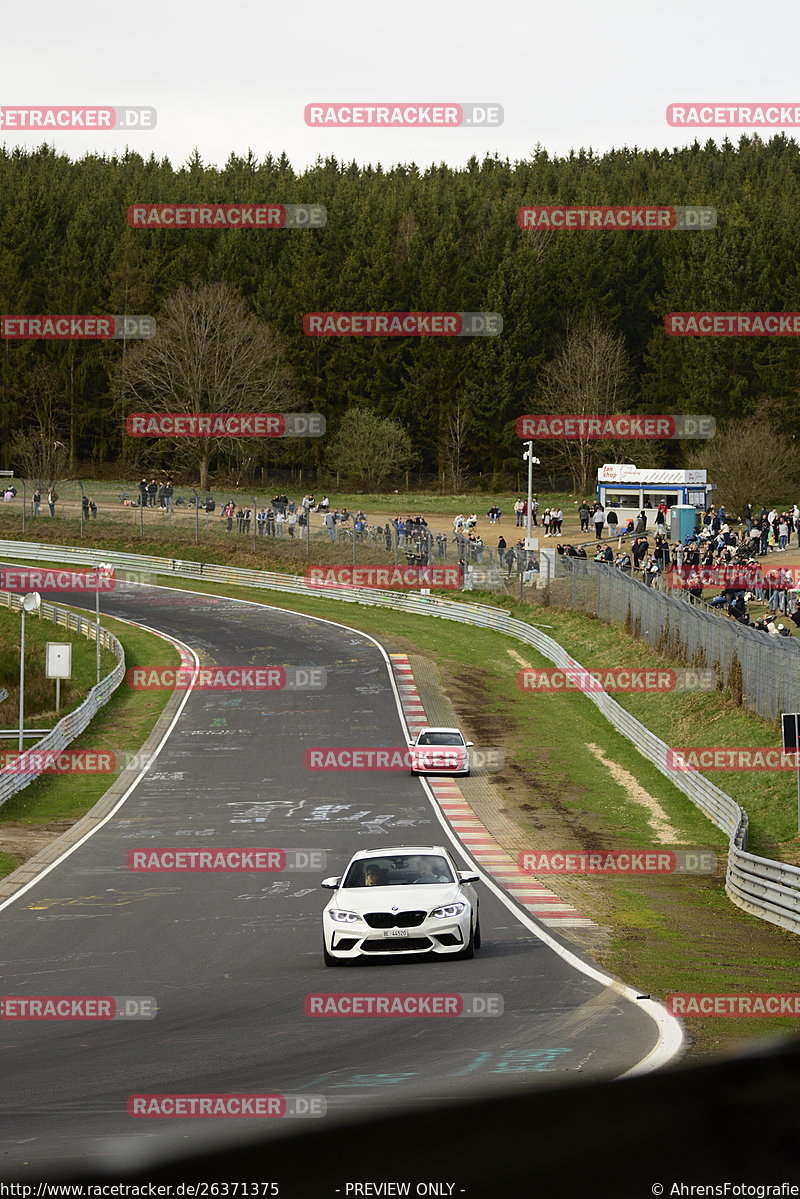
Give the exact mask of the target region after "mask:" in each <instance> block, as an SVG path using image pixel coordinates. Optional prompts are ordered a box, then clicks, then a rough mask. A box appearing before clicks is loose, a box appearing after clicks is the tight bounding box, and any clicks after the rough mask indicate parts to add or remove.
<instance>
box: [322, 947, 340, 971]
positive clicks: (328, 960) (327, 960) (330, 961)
mask: <svg viewBox="0 0 800 1199" xmlns="http://www.w3.org/2000/svg"><path fill="white" fill-rule="evenodd" d="M322 957H323V960H324V962H325V965H326V966H338V964H339V963H338V962H337V960H336V958H334V957H331V955H330V954H329V953H328V947H327V945H326V944H325V942H324V941H323V942H322Z"/></svg>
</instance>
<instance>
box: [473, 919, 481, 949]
mask: <svg viewBox="0 0 800 1199" xmlns="http://www.w3.org/2000/svg"><path fill="white" fill-rule="evenodd" d="M472 941H473V944H474V946H475V948H476V949H480V947H481V920H480V916H479V917H478V920H477V922H476V924H475V932H474V933H473V935H472Z"/></svg>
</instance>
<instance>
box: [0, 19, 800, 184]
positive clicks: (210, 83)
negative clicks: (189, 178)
mask: <svg viewBox="0 0 800 1199" xmlns="http://www.w3.org/2000/svg"><path fill="white" fill-rule="evenodd" d="M799 34H800V6H797V5H796V2H792V0H771V2H770V3H768V4H763V5H753V4H751V3H747V4H745V3H743V2H742V0H670V2H669V3H661V4H659V3H655V2H654V0H639V2H634V0H606V2H602V0H596V2H594V3H589V2H588V0H554V2H553V3H542V2H541V0H529V2H527V3H526V2H525V0H404V2H403V3H402V4H401V3H398V2H396V0H395V2H394V3H393V2H391V0H335V2H331V3H322V2H321V0H310V2H307V3H300V2H297V3H292V2H291V0H281V2H280V3H269V2H268V0H259V2H253V0H232V2H231V0H227V2H221V0H217V2H216V3H210V2H209V0H195V2H194V3H187V2H185V0H179V2H178V3H160V4H113V3H108V2H107V0H106V2H105V3H94V2H90V3H87V2H82V0H72V3H69V4H64V3H63V2H61V0H39V2H38V3H36V4H32V5H27V6H26V5H23V4H14V5H7V6H5V8H4V13H3V34H2V45H1V46H0V105H4V106H15V105H149V106H153V107H155V109H156V110H157V113H158V123H157V127H156V128H155V129H154V130H152V131H147V132H144V131H141V132H136V133H132V132H124V131H119V130H112V131H108V132H102V133H100V132H98V133H84V132H74V131H70V132H57V133H51V134H48V135H47V136H46V138H45V137H44V136H43V135H42V134H41V133H35V132H27V131H25V132H22V131H18V130H11V129H9V128H5V129H4V130H3V131H2V132H0V140H2V141H4V142H5V144H6V146H13V145H22V146H28V147H33V146H36V145H39V144H40V143H41V142H42V141H43V140H47V141H48V142H49V143H50V144H52V145H55V146H56V147H57V149H59V150H61V151H64V152H66V153H68V154H70V155H72V156H73V157H79V156H80V155H82V154H83V153H85V152H86V151H100V152H103V151H105V152H119V151H122V150H123V149H124V148H125V146H126V145H129V146H131V147H132V148H135V149H137V150H139V151H140V152H141V153H142V154H144V155H145V156H147V155H149V154H150V153H151V152H154V153H155V154H156V155H157V156H159V157H161V156H168V157H169V158H170V159H171V160H172V162H173V163H174V164H176V165H179V164H181V163H183V162H185V161H186V158H187V157H188V155H189V154H190V153H191V151H192V149H193V148H194V147H197V148H198V149H199V151H200V154H201V156H202V158H203V160H204V162H207V163H208V162H216V163H219V164H222V163H224V162H225V160H226V159H227V157H228V156H229V154H231V153H237V154H245V153H246V152H247V151H248V149H252V150H253V152H254V153H255V154H256V156H257V157H258V158H262V157H263V156H264V155H266V154H267V153H269V152H271V153H273V154H280V153H281V151H285V152H286V153H287V154H288V156H289V157H290V159H291V160H292V163H293V164H294V165H295V167H297V168H302V167H303V166H305V165H307V164H308V163H310V162H313V161H314V160H315V159H316V158H317V156H319V155H322V156H327V155H330V154H333V155H336V157H337V158H340V159H345V160H347V161H350V160H352V159H355V160H356V161H358V162H360V163H364V162H373V163H374V162H378V161H380V162H381V163H383V164H384V165H391V164H392V163H395V162H411V161H414V162H416V163H417V164H419V165H427V164H429V163H431V162H440V161H445V162H448V163H450V164H451V165H453V166H459V165H461V164H463V163H464V162H466V160H467V159H468V158H469V157H470V156H471V155H473V154H476V155H477V156H478V157H479V158H481V157H483V155H484V154H486V153H492V154H493V153H495V152H497V153H499V154H500V155H501V156H503V157H506V156H507V157H509V158H511V159H521V158H525V157H527V156H528V155H529V154H530V152H531V150H532V149H533V147H534V146H535V145H536V143H537V142H540V143H541V144H542V145H543V146H545V147H546V149H547V150H548V151H549V152H550V153H551V154H564V153H567V152H569V150H570V149H573V148H576V149H577V148H579V147H581V146H584V147H588V146H592V147H594V148H595V149H596V150H600V151H602V150H607V149H609V148H610V147H612V146H621V145H628V146H633V145H636V146H639V147H660V148H669V147H672V146H676V145H681V144H685V143H687V142H691V141H693V140H694V139H695V137H697V138H699V140H700V141H701V142H704V141H706V140H707V138H708V137H715V138H717V139H719V140H721V139H722V138H723V137H725V136H726V131H725V130H723V129H719V130H703V129H701V130H698V131H686V130H684V129H675V128H670V126H669V125H668V124H667V120H666V108H667V105H669V104H671V103H678V102H680V101H705V102H707V101H718V102H738V103H750V102H767V101H769V102H780V103H784V104H789V103H792V104H794V103H798V104H800V73H799V72H798V68H797V46H798V42H800V37H799V36H798V35H799ZM318 101H319V102H329V101H330V102H332V101H359V102H363V103H379V102H393V101H405V102H409V101H419V102H434V101H437V102H458V103H461V102H471V101H479V102H480V101H485V102H493V103H497V104H500V105H502V107H503V110H504V117H505V119H504V122H503V124H502V125H501V126H499V127H497V128H491V129H477V128H455V129H438V130H437V129H432V130H425V131H420V130H417V129H413V128H391V129H380V130H376V129H314V128H309V127H308V126H307V125H306V123H305V120H304V109H305V106H306V105H307V104H310V103H313V102H318ZM742 132H743V130H741V129H731V130H730V131H728V133H727V135H728V136H730V137H731V138H732V139H733V140H736V139H738V137H739V136H740V135H741V133H742ZM787 133H788V134H789V135H790V136H797V135H798V133H800V131H797V132H793V131H792V130H788V129H787ZM765 136H770V134H769V133H766V134H765ZM0 202H1V198H0Z"/></svg>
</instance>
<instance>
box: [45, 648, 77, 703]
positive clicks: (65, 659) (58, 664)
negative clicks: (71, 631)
mask: <svg viewBox="0 0 800 1199" xmlns="http://www.w3.org/2000/svg"><path fill="white" fill-rule="evenodd" d="M44 673H45V678H48V679H55V681H56V712H60V711H61V680H62V679H71V678H72V645H71V644H70V642H69V641H48V642H47V644H46V646H45V672H44Z"/></svg>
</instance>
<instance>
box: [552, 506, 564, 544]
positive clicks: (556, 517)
mask: <svg viewBox="0 0 800 1199" xmlns="http://www.w3.org/2000/svg"><path fill="white" fill-rule="evenodd" d="M563 519H564V513H563V512H562V510H561V509H560V508H555V509H553V511H552V512H551V513H550V521H551V524H553V525H554V526H555V528H554V530H553V531H554V535H555V536H556V537H560V536H561V523H562V521H563Z"/></svg>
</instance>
